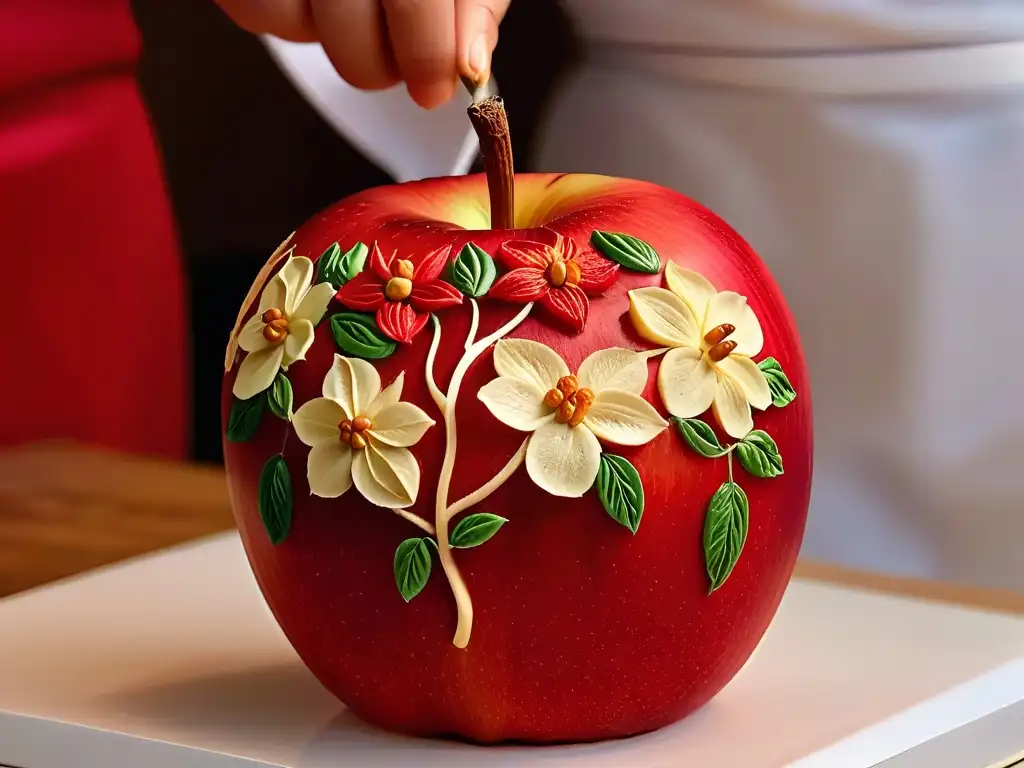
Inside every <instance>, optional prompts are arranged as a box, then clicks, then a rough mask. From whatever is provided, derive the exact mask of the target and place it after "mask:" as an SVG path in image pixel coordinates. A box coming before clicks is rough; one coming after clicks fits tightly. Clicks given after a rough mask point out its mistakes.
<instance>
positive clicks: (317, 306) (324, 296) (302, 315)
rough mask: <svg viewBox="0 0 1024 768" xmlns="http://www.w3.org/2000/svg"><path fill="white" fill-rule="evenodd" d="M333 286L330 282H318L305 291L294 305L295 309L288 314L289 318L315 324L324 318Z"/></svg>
mask: <svg viewBox="0 0 1024 768" xmlns="http://www.w3.org/2000/svg"><path fill="white" fill-rule="evenodd" d="M335 293H336V291H335V290H334V286H333V285H331V284H330V283H318V284H317V285H314V286H313V287H312V288H310V289H309V290H308V291H306V294H305V295H304V296H303V297H302V299H301V300H300V301H299V305H298V306H297V307H295V311H294V312H292V313H291V315H289V316H288V317H289V319H290V320H293V321H294V320H309V322H311V323H312V324H313V325H316V324H317V323H319V322H320V321H321V320H323V319H324V315H325V314H326V313H327V305H328V304H330V303H331V299H333V298H334V294H335Z"/></svg>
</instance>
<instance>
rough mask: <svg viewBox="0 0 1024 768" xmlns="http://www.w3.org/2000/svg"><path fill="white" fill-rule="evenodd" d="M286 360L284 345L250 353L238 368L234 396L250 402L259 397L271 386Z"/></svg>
mask: <svg viewBox="0 0 1024 768" xmlns="http://www.w3.org/2000/svg"><path fill="white" fill-rule="evenodd" d="M283 359H284V345H282V344H277V345H275V346H273V347H265V348H264V349H261V350H259V351H257V352H250V353H249V354H248V355H246V356H245V359H244V360H243V361H242V364H241V365H240V366H238V375H237V376H236V377H235V384H234V386H233V387H232V388H231V392H232V394H233V395H234V396H235V397H237V398H238V399H239V400H248V399H249V398H250V397H253V396H255V395H258V394H259V393H260V392H262V391H263V390H265V389H266V388H267V387H269V386H270V385H271V384H273V383H274V377H275V376H277V372H278V371H279V370H281V361H282V360H283Z"/></svg>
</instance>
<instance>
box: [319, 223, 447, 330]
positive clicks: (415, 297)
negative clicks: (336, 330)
mask: <svg viewBox="0 0 1024 768" xmlns="http://www.w3.org/2000/svg"><path fill="white" fill-rule="evenodd" d="M449 250H450V249H449V248H447V247H445V248H439V249H437V250H436V251H432V252H430V253H428V254H427V255H426V256H424V257H422V258H421V259H419V260H418V261H416V260H411V259H399V258H398V257H397V254H396V253H393V254H391V256H390V257H389V258H387V259H385V258H384V256H383V254H382V253H381V251H380V248H379V247H378V246H377V244H376V243H374V244H373V252H372V253H371V254H370V258H369V269H368V270H364V271H362V272H360V273H359V274H358V275H356V276H355V277H354V278H352V279H351V280H349V281H348V282H347V283H345V285H343V286H341V289H340V290H339V291H338V301H340V302H341V303H342V304H344V305H345V306H346V307H349V308H350V309H355V310H359V311H363V312H372V311H376V312H377V327H378V328H380V329H381V331H383V332H384V333H385V334H386V335H387V336H389V337H391V338H392V339H394V340H395V341H399V342H404V343H408V342H410V341H412V339H413V337H414V336H415V335H416V334H417V333H419V332H420V331H422V330H423V326H425V325H426V324H427V318H428V317H429V316H430V313H431V312H436V311H437V310H439V309H444V308H445V307H452V306H455V305H456V304H461V303H462V294H461V293H459V292H458V290H457V289H456V288H455V287H454V286H452V285H449V284H448V283H446V282H444V281H443V280H439V279H438V278H439V277H440V275H441V270H443V269H444V266H445V264H446V263H447V262H448V252H449Z"/></svg>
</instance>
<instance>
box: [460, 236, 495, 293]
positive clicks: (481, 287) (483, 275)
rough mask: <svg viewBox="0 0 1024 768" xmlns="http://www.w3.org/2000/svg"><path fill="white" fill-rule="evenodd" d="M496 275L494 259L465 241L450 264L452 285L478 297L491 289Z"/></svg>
mask: <svg viewBox="0 0 1024 768" xmlns="http://www.w3.org/2000/svg"><path fill="white" fill-rule="evenodd" d="M496 275H497V270H496V269H495V267H494V259H492V258H491V257H490V255H489V254H488V253H487V252H486V251H485V250H483V249H482V248H480V247H478V246H476V245H473V243H466V245H464V246H463V248H462V250H461V251H459V255H458V257H456V259H455V264H454V265H453V266H452V285H454V286H455V287H456V288H458V289H459V290H460V291H462V293H464V294H465V295H466V296H472V297H474V298H479V297H480V296H483V295H484V294H485V293H487V292H488V291H489V290H491V286H492V285H493V284H494V278H495V276H496Z"/></svg>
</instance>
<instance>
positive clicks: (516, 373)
mask: <svg viewBox="0 0 1024 768" xmlns="http://www.w3.org/2000/svg"><path fill="white" fill-rule="evenodd" d="M494 370H496V371H497V372H498V375H499V376H507V377H508V378H511V379H516V380H517V381H521V382H523V383H524V384H531V385H533V386H534V387H535V388H537V389H539V390H540V391H541V392H542V393H544V392H547V391H548V390H549V389H553V388H554V386H555V384H556V383H557V382H558V380H559V379H560V378H562V377H563V376H568V375H569V366H567V365H566V364H565V361H564V360H562V358H561V357H559V356H558V353H557V352H555V350H553V349H552V348H551V347H549V346H547V345H546V344H541V343H540V342H537V341H530V340H529V339H502V340H501V341H499V342H498V343H497V344H495V345H494Z"/></svg>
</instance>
